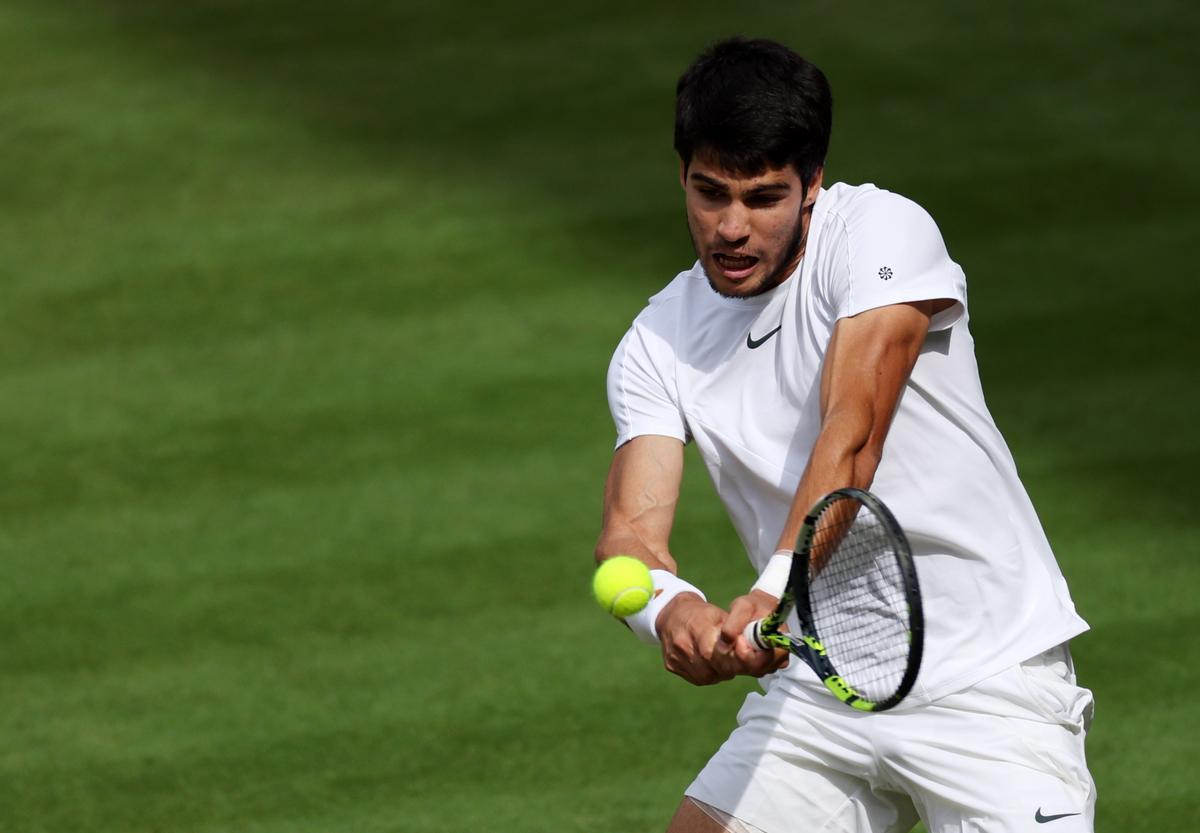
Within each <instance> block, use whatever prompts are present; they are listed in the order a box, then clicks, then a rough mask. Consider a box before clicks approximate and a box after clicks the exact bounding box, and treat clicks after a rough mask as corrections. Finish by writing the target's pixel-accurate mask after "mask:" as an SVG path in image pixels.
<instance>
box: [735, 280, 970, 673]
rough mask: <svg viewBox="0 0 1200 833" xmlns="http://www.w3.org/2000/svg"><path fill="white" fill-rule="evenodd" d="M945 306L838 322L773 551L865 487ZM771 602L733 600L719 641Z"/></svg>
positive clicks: (903, 307) (755, 596)
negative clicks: (810, 435) (807, 450)
mask: <svg viewBox="0 0 1200 833" xmlns="http://www.w3.org/2000/svg"><path fill="white" fill-rule="evenodd" d="M952 303H954V302H953V301H949V300H938V301H921V302H917V303H911V304H896V305H894V306H887V307H880V308H878V309H873V310H868V311H867V312H864V313H861V314H859V315H856V316H854V317H853V318H843V319H842V320H840V321H838V323H837V325H836V326H835V327H834V331H833V337H832V338H831V339H830V342H829V350H828V352H827V353H826V356H825V364H824V367H823V369H822V372H821V431H820V433H819V434H818V435H817V439H816V442H815V443H814V444H813V449H812V454H811V455H810V457H809V460H808V465H807V466H806V467H805V469H804V473H803V474H802V475H801V477H800V483H799V485H798V487H797V488H796V494H795V497H794V498H793V500H792V506H791V510H790V511H789V513H788V517H787V521H786V522H785V523H784V526H783V529H782V531H781V532H780V535H779V544H778V547H777V548H778V549H789V550H790V549H792V547H793V546H795V541H796V536H797V535H798V534H799V532H800V527H801V525H803V523H804V516H805V514H807V512H808V510H809V508H810V507H811V506H812V505H813V504H814V503H816V502H817V500H818V499H820V498H821V497H822V496H824V495H826V494H828V493H829V492H831V491H833V490H834V489H839V488H843V487H845V486H856V487H858V488H862V489H865V488H867V487H869V486H870V485H871V481H872V480H873V479H874V478H875V470H876V469H877V468H878V466H879V460H880V458H881V457H882V456H883V443H884V440H885V439H886V437H887V432H888V428H889V427H890V426H891V424H892V416H893V414H894V413H895V411H896V405H897V404H898V403H899V401H900V394H901V393H902V392H903V390H904V385H905V383H906V382H907V381H908V377H909V374H910V373H912V369H913V365H915V364H916V361H917V356H918V355H919V353H920V350H921V345H922V344H923V343H924V341H925V334H926V333H927V332H928V330H929V319H930V317H931V316H932V315H933V314H934V313H935V312H939V311H940V310H942V309H945V308H946V307H947V306H949V305H950V304H952ZM776 601H777V600H776V599H775V598H774V597H773V596H770V595H769V594H767V593H764V592H762V591H754V592H752V593H750V594H749V595H746V596H742V597H741V598H739V599H736V600H735V601H734V604H733V605H732V606H731V611H730V616H729V618H728V619H727V620H726V622H725V625H724V627H723V629H722V638H723V639H726V640H729V641H733V642H736V641H737V636H738V634H740V633H741V632H742V630H743V629H744V628H745V626H746V624H747V623H748V622H750V621H752V620H753V619H757V618H761V617H762V616H765V615H766V614H767V613H769V612H770V611H771V610H772V609H773V608H774V605H775V603H776ZM741 642H743V643H744V642H745V640H741ZM741 647H742V646H741V645H740V644H739V645H738V648H739V650H740V649H741ZM746 647H749V646H748V645H747V646H746Z"/></svg>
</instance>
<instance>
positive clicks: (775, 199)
mask: <svg viewBox="0 0 1200 833" xmlns="http://www.w3.org/2000/svg"><path fill="white" fill-rule="evenodd" d="M782 201H783V197H782V196H780V195H779V194H757V195H755V196H753V197H751V198H750V199H748V200H746V205H748V206H750V207H751V208H770V207H771V206H773V205H778V204H779V203H780V202H782Z"/></svg>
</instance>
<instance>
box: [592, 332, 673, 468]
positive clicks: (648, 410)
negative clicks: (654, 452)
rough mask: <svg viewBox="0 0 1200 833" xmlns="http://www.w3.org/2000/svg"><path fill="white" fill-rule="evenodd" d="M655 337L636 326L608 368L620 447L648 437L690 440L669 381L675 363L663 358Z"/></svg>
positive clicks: (614, 420)
mask: <svg viewBox="0 0 1200 833" xmlns="http://www.w3.org/2000/svg"><path fill="white" fill-rule="evenodd" d="M654 338H655V337H654V336H653V334H652V333H648V332H646V331H645V330H644V329H642V328H641V327H639V326H638V325H637V324H636V323H635V324H634V326H633V327H631V328H630V330H629V332H627V333H626V334H625V337H624V338H623V339H621V343H620V344H619V345H618V346H617V350H616V352H615V353H613V357H612V362H610V363H609V366H608V407H609V410H610V411H612V417H613V422H614V423H615V425H616V428H617V443H616V444H617V446H618V447H620V446H622V445H624V444H625V443H627V442H629V441H630V440H632V439H633V438H634V437H640V436H643V435H645V434H659V435H662V436H666V437H675V438H676V439H677V440H679V441H680V442H687V441H688V432H687V424H686V422H685V421H684V418H683V412H682V411H681V410H680V408H679V405H678V403H677V402H676V401H675V399H674V398H673V397H672V395H671V393H672V391H674V384H673V382H671V383H669V382H668V378H673V377H670V372H671V371H670V367H671V364H672V363H671V362H670V361H667V360H666V359H667V357H666V356H663V355H661V353H662V352H663V350H662V346H661V345H656V344H655V342H654ZM656 347H657V348H658V350H657V352H658V353H659V354H660V355H658V356H657V357H656V356H655V352H656ZM656 359H657V360H656Z"/></svg>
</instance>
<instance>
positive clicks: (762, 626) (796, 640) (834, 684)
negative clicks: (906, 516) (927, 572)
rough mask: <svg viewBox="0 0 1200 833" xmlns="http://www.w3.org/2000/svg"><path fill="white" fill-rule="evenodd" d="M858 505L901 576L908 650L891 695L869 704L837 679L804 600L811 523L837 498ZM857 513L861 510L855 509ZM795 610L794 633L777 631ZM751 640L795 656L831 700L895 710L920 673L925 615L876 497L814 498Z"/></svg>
mask: <svg viewBox="0 0 1200 833" xmlns="http://www.w3.org/2000/svg"><path fill="white" fill-rule="evenodd" d="M847 498H849V499H851V500H855V501H858V502H859V503H860V504H862V505H863V506H866V507H867V508H868V509H869V510H870V511H871V512H872V513H873V514H874V515H875V517H876V518H878V520H879V521H880V522H881V523H882V524H883V525H884V527H885V528H886V529H887V531H888V533H889V534H890V536H891V538H892V540H893V542H894V543H895V545H896V548H895V549H896V552H895V558H896V561H897V563H898V565H899V567H900V571H901V574H902V575H903V577H904V586H905V587H904V589H905V597H906V600H907V602H908V621H909V652H908V664H907V666H906V667H905V669H904V675H903V677H902V678H901V680H900V684H899V685H898V686H897V687H896V691H895V692H894V693H893V694H892V695H891V696H890V697H888V698H887V699H886V700H882V701H874V700H869V699H867V698H866V697H864V696H862V695H861V694H859V692H857V691H855V690H854V688H853V687H852V686H851V685H850V684H849V683H848V682H847V681H846V680H845V679H843V678H842V677H841V676H840V675H839V674H838V672H837V669H836V668H834V666H833V663H832V662H830V660H829V656H828V653H827V651H826V650H825V646H824V645H822V644H821V638H820V634H818V633H817V629H816V627H815V625H814V624H813V617H812V607H811V603H810V601H809V593H808V589H809V566H810V556H811V553H812V544H813V538H814V537H815V536H816V532H817V521H818V519H819V518H820V516H821V513H822V512H823V511H824V510H825V508H826V507H827V506H829V504H831V503H833V502H835V501H837V500H843V499H847ZM860 511H861V509H860ZM793 609H795V611H796V618H797V619H799V620H800V633H799V634H798V635H793V634H788V633H784V632H783V631H782V630H781V629H782V628H783V626H784V624H785V623H786V622H787V618H788V614H790V613H791V612H792V610H793ZM752 633H753V640H752V641H753V642H755V643H756V644H757V645H758V647H759V648H762V649H763V650H769V649H770V648H782V649H784V650H786V651H789V652H791V653H792V654H794V655H796V656H797V657H799V658H800V659H801V660H803V661H804V662H805V663H807V664H808V666H809V667H810V668H812V670H813V671H814V672H815V673H816V675H817V676H818V677H820V679H821V682H822V683H824V685H825V687H826V688H827V689H829V691H830V692H832V693H833V695H834V696H835V697H837V698H838V699H839V700H841V701H842V702H843V703H845V704H846V705H847V706H850V707H851V708H854V709H857V710H859V711H864V712H882V711H887V710H888V709H890V708H892V707H894V706H896V705H897V704H898V703H899V702H900V701H901V700H903V699H904V698H905V696H907V695H908V693H909V691H911V690H912V687H913V684H914V683H915V682H916V679H917V673H918V672H919V671H920V669H921V656H922V653H923V651H924V644H925V638H924V637H925V617H924V613H923V611H922V608H921V590H920V585H919V584H918V583H917V570H916V566H915V565H914V564H913V558H912V548H911V547H910V546H909V543H908V538H907V537H906V536H905V534H904V531H903V530H902V529H901V528H900V524H899V523H897V522H896V518H895V516H894V515H892V513H891V510H889V509H888V508H887V506H885V505H884V504H883V502H882V501H881V500H879V498H877V497H875V496H874V495H873V494H871V493H870V492H868V491H865V490H863V489H856V488H852V487H847V488H844V489H835V490H834V491H832V492H830V493H829V494H827V495H825V497H823V498H821V499H820V500H818V501H817V502H816V503H815V504H813V507H812V508H811V509H809V510H808V514H807V515H805V516H804V523H803V525H802V526H801V527H800V533H799V534H798V535H797V536H796V548H795V550H793V552H792V567H791V570H790V571H789V572H788V581H787V587H786V588H785V589H784V591H783V596H782V598H780V600H779V604H778V605H777V606H776V608H775V610H774V611H773V612H772V613H771V614H770V615H769V616H767V617H766V618H765V619H762V620H761V621H759V622H758V623H756V624H755V625H754V628H753V631H752Z"/></svg>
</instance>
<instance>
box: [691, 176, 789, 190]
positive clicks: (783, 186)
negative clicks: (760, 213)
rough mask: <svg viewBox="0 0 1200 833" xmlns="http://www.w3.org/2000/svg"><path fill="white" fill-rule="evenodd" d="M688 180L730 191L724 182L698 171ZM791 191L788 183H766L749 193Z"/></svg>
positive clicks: (755, 187)
mask: <svg viewBox="0 0 1200 833" xmlns="http://www.w3.org/2000/svg"><path fill="white" fill-rule="evenodd" d="M688 178H689V179H695V180H699V181H700V182H703V183H704V184H706V185H711V186H712V187H714V188H720V189H721V190H722V191H728V190H729V186H727V185H726V184H725V183H724V182H721V181H720V180H718V179H713V178H712V177H711V176H706V175H705V174H702V173H699V172H697V171H693V172H692V173H691V174H689V175H688ZM790 190H792V186H791V185H790V184H789V183H787V182H766V183H763V184H762V185H756V186H754V187H753V188H751V189H750V191H749V192H748V193H750V194H752V195H753V194H764V193H767V192H769V191H790Z"/></svg>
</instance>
